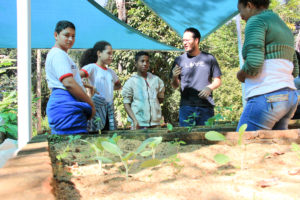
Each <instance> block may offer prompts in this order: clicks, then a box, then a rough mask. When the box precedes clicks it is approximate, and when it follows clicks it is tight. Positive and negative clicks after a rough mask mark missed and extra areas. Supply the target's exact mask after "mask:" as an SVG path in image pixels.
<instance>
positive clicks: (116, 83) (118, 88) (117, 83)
mask: <svg viewBox="0 0 300 200" xmlns="http://www.w3.org/2000/svg"><path fill="white" fill-rule="evenodd" d="M121 88H122V85H121V83H120V80H117V81H116V82H115V85H114V90H120V89H121Z"/></svg>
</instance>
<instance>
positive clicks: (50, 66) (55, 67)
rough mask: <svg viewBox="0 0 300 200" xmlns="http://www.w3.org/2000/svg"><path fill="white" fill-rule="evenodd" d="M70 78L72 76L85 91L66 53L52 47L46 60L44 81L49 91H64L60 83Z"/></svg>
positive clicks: (77, 70) (75, 68)
mask: <svg viewBox="0 0 300 200" xmlns="http://www.w3.org/2000/svg"><path fill="white" fill-rule="evenodd" d="M70 76H72V77H73V78H74V80H75V81H76V82H77V83H78V84H79V85H80V86H81V87H82V88H83V90H84V91H85V89H84V87H83V84H82V81H81V78H80V74H79V69H78V68H77V66H76V64H75V63H74V62H73V60H72V59H71V58H70V57H69V55H68V54H67V52H65V51H63V50H62V49H60V48H57V47H53V48H52V49H51V50H50V51H49V53H48V54H47V58H46V79H47V83H48V87H49V89H52V88H60V89H64V90H66V87H65V86H64V85H63V84H62V82H61V81H62V80H63V79H64V78H66V77H70Z"/></svg>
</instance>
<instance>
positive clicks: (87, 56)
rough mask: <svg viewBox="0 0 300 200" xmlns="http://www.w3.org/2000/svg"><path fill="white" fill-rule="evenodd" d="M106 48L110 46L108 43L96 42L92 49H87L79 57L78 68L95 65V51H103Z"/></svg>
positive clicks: (96, 58) (96, 57)
mask: <svg viewBox="0 0 300 200" xmlns="http://www.w3.org/2000/svg"><path fill="white" fill-rule="evenodd" d="M106 46H111V44H110V43H108V42H106V41H100V42H97V43H96V44H95V45H94V47H93V48H90V49H87V50H86V51H85V52H84V53H83V54H82V56H81V58H80V61H79V66H80V67H83V66H85V65H87V64H90V63H95V62H97V60H98V56H97V51H100V52H102V51H104V50H105V48H106Z"/></svg>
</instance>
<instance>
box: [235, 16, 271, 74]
mask: <svg viewBox="0 0 300 200" xmlns="http://www.w3.org/2000/svg"><path fill="white" fill-rule="evenodd" d="M266 29H267V28H266V24H265V22H264V21H263V20H262V19H260V18H258V17H256V16H253V17H251V18H250V19H249V20H248V22H247V24H246V29H245V42H244V46H243V57H244V59H245V62H244V65H243V66H242V71H243V72H245V73H246V76H245V77H246V78H247V77H248V76H249V77H254V76H257V75H258V74H259V73H260V72H261V69H262V66H263V63H264V60H265V45H266V44H265V37H266V32H267V31H266ZM240 73H241V74H240V75H239V76H240V78H241V80H243V79H242V78H243V73H242V72H240ZM247 75H248V76H247Z"/></svg>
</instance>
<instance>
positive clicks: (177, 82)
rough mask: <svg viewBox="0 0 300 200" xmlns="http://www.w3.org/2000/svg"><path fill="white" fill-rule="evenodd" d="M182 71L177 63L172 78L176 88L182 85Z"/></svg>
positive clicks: (172, 83)
mask: <svg viewBox="0 0 300 200" xmlns="http://www.w3.org/2000/svg"><path fill="white" fill-rule="evenodd" d="M180 73H181V68H180V67H179V66H178V65H175V67H174V68H173V70H172V79H171V85H172V87H173V88H174V89H176V88H178V87H179V86H180V80H179V75H180Z"/></svg>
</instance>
